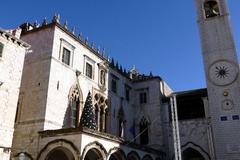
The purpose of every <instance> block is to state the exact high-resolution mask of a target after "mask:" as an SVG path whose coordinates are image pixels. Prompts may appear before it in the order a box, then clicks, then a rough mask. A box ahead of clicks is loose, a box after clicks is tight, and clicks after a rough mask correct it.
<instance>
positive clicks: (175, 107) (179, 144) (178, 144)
mask: <svg viewBox="0 0 240 160" xmlns="http://www.w3.org/2000/svg"><path fill="white" fill-rule="evenodd" d="M173 99H174V104H175V105H174V109H175V110H174V112H175V117H176V131H177V132H176V136H177V148H178V149H177V150H178V157H179V160H182V155H181V141H180V134H179V125H178V112H177V98H176V95H174V96H173Z"/></svg>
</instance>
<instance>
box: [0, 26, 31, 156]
mask: <svg viewBox="0 0 240 160" xmlns="http://www.w3.org/2000/svg"><path fill="white" fill-rule="evenodd" d="M20 33H21V30H9V31H6V30H0V159H1V160H8V159H9V157H10V151H11V150H10V148H11V145H12V138H13V131H14V120H15V114H16V109H17V102H18V94H19V87H20V82H21V76H22V69H23V62H24V56H25V53H26V50H27V49H28V48H29V45H28V44H27V43H25V42H23V41H22V40H20V39H19V36H20Z"/></svg>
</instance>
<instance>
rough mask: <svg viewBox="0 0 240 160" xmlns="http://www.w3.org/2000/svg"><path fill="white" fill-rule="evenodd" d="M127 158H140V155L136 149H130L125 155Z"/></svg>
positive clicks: (137, 159)
mask: <svg viewBox="0 0 240 160" xmlns="http://www.w3.org/2000/svg"><path fill="white" fill-rule="evenodd" d="M127 160H140V156H139V155H138V153H137V152H136V151H131V152H129V153H128V155H127Z"/></svg>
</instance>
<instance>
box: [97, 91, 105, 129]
mask: <svg viewBox="0 0 240 160" xmlns="http://www.w3.org/2000/svg"><path fill="white" fill-rule="evenodd" d="M94 103H95V105H94V107H95V120H96V126H97V127H96V128H97V130H98V131H100V132H106V130H107V119H108V110H107V100H106V99H105V98H104V97H103V96H101V95H100V94H98V93H97V94H95V95H94Z"/></svg>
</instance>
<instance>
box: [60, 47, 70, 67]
mask: <svg viewBox="0 0 240 160" xmlns="http://www.w3.org/2000/svg"><path fill="white" fill-rule="evenodd" d="M70 57H71V52H70V50H68V49H67V48H65V47H63V53H62V62H63V63H65V64H67V65H70Z"/></svg>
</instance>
